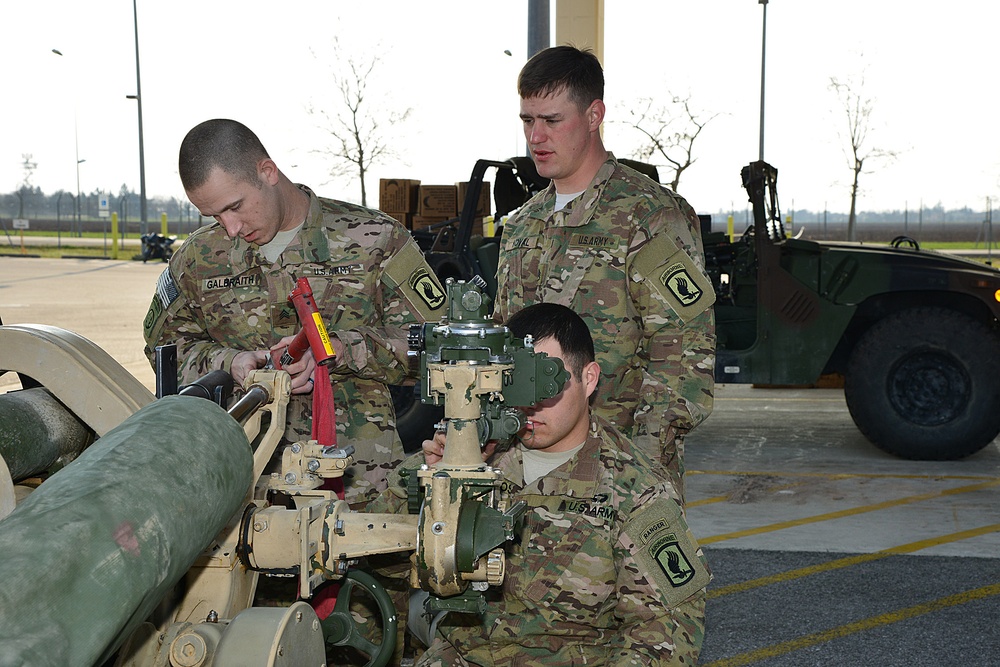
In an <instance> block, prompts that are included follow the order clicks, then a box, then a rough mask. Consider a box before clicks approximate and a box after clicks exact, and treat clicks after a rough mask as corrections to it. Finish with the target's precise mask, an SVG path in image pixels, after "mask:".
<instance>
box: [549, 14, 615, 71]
mask: <svg viewBox="0 0 1000 667" xmlns="http://www.w3.org/2000/svg"><path fill="white" fill-rule="evenodd" d="M564 44H572V45H573V46H576V47H579V48H581V49H584V48H588V49H592V50H593V51H594V54H595V55H596V56H597V59H598V60H600V61H601V62H602V63H603V62H604V0H556V46H561V45H564Z"/></svg>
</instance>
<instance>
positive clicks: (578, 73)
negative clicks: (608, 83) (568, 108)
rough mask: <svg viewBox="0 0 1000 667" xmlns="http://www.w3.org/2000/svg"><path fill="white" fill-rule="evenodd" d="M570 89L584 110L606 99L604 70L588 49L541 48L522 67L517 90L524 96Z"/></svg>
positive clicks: (538, 95)
mask: <svg viewBox="0 0 1000 667" xmlns="http://www.w3.org/2000/svg"><path fill="white" fill-rule="evenodd" d="M563 89H565V90H568V91H569V97H570V99H571V100H572V101H573V102H575V103H576V105H577V106H578V107H579V108H580V109H581V110H583V109H586V108H587V107H588V106H590V104H591V102H593V101H594V100H603V99H604V70H603V69H602V68H601V61H599V60H598V59H597V56H595V55H594V52H593V51H591V50H589V49H578V48H576V47H575V46H553V47H552V48H549V49H545V50H544V51H539V52H538V53H536V54H535V55H533V56H532V57H531V59H530V60H528V62H527V63H525V65H524V67H523V68H521V74H520V75H519V76H518V77H517V92H518V93H519V94H520V95H521V98H522V99H530V98H532V97H541V96H544V95H552V94H554V93H558V92H559V91H561V90H563Z"/></svg>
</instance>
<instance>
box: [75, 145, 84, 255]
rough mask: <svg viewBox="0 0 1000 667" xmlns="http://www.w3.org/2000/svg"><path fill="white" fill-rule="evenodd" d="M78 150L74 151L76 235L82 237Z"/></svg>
mask: <svg viewBox="0 0 1000 667" xmlns="http://www.w3.org/2000/svg"><path fill="white" fill-rule="evenodd" d="M81 162H86V160H81V159H80V150H79V149H77V151H76V235H77V236H83V224H82V223H81V222H80V163H81Z"/></svg>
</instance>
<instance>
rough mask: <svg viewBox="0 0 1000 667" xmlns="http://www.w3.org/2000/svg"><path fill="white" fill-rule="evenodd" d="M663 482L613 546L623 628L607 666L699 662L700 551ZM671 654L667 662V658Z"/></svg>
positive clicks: (704, 579) (703, 578)
mask: <svg viewBox="0 0 1000 667" xmlns="http://www.w3.org/2000/svg"><path fill="white" fill-rule="evenodd" d="M666 489H667V487H666V485H663V484H661V485H659V486H658V487H653V488H652V489H648V490H647V492H646V493H644V494H643V495H644V497H645V498H647V499H649V500H647V501H646V502H645V503H643V504H641V505H640V506H639V507H638V508H637V509H635V510H633V511H632V512H631V513H630V514H629V516H628V517H627V518H626V519H625V524H624V526H623V529H622V532H621V534H620V536H619V541H618V545H617V548H616V559H618V560H619V562H618V572H619V575H618V605H617V607H616V609H615V615H616V616H617V618H618V619H620V622H621V627H620V632H619V633H618V637H617V639H616V640H615V643H614V644H613V645H612V646H611V647H610V652H609V656H608V658H609V659H608V663H607V664H608V665H635V664H640V665H657V664H664V663H665V662H669V663H670V664H672V665H673V664H677V665H694V664H697V661H698V654H699V652H700V651H701V645H702V641H703V639H704V634H705V588H706V586H708V584H709V582H710V581H711V579H712V575H711V572H710V571H709V569H708V563H707V562H706V561H705V557H704V554H703V553H702V551H701V548H700V547H699V546H698V543H697V542H696V541H695V539H694V537H693V536H692V535H691V532H690V531H689V530H688V526H687V523H686V522H685V520H684V517H683V515H682V513H681V507H680V504H679V503H678V502H677V501H676V500H675V499H674V498H673V497H672V496H671V494H670V493H669V492H668V491H667V490H666ZM668 657H669V660H666V658H668Z"/></svg>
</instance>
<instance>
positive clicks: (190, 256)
mask: <svg viewBox="0 0 1000 667" xmlns="http://www.w3.org/2000/svg"><path fill="white" fill-rule="evenodd" d="M307 192H309V191H308V190H307ZM309 197H310V205H309V215H308V218H307V219H306V221H305V224H304V225H303V227H302V229H301V230H300V232H299V233H298V234H297V235H296V236H295V238H294V239H293V240H292V242H291V243H290V244H289V245H288V247H287V248H286V249H285V250H284V252H283V253H282V254H281V256H280V257H279V258H278V261H277V262H275V263H274V264H271V263H270V262H268V261H267V260H266V259H264V257H263V255H261V254H260V253H259V252H258V248H257V246H255V245H252V244H249V243H247V242H245V241H243V240H242V239H239V238H236V239H230V238H228V237H227V236H226V233H225V230H224V229H223V228H222V227H221V226H220V225H219V224H218V223H213V224H211V225H208V226H206V227H202V228H201V229H199V230H197V231H196V232H194V233H193V234H192V235H191V236H190V238H188V240H187V241H186V242H185V243H184V244H183V245H182V246H181V248H180V249H179V250H178V251H177V252H176V253H175V254H174V256H173V257H172V258H171V260H170V264H169V265H168V268H167V269H166V270H165V271H164V272H163V274H162V275H161V276H160V278H159V281H158V282H157V287H156V294H155V295H154V296H153V300H152V303H151V305H150V308H149V312H148V313H147V315H146V319H145V322H144V325H143V329H144V330H143V334H144V336H145V339H146V355H147V356H148V357H150V361H151V362H152V361H153V356H152V355H153V349H154V347H155V346H157V345H161V344H165V343H176V344H177V358H178V363H179V369H178V375H179V381H180V382H181V383H182V384H186V383H190V382H192V381H194V380H195V379H197V378H198V377H200V376H202V375H203V374H205V373H207V372H208V371H211V370H215V369H222V370H226V371H228V370H229V369H230V367H231V365H232V361H233V357H235V356H236V354H237V353H238V352H240V351H243V350H261V349H266V348H267V347H269V346H270V345H273V344H274V343H276V342H278V340H280V339H281V338H282V337H284V336H289V335H292V334H295V333H296V332H297V331H298V330H299V328H300V325H299V320H298V316H297V314H296V312H295V308H294V307H293V305H292V304H291V302H289V301H288V295H289V294H290V293H291V291H292V289H293V288H294V287H295V283H296V280H297V279H298V278H300V277H303V276H304V277H308V278H309V283H310V286H311V288H312V291H313V296H314V298H315V300H316V303H317V306H318V308H319V309H320V311H321V312H322V315H323V320H324V323H325V325H326V327H327V329H328V330H329V332H330V336H331V337H332V338H338V339H340V341H341V342H342V343H343V344H344V349H345V350H346V353H345V355H344V358H340V359H337V360H336V362H335V363H334V364H331V365H330V366H329V369H330V376H331V381H332V382H333V390H334V404H335V407H336V423H337V435H338V438H337V442H338V444H340V445H341V446H346V445H354V447H355V449H356V453H355V457H356V465H354V466H352V468H351V469H349V470H348V473H349V475H348V476H345V478H344V482H345V486H346V490H347V499H348V500H360V499H361V496H362V495H363V494H365V493H367V492H371V491H374V490H375V489H376V488H384V479H385V476H386V475H387V474H388V473H389V472H390V471H391V470H392V468H393V467H394V466H395V465H396V464H397V463H398V462H399V461H400V460H401V459H402V458H403V450H402V445H401V443H400V441H399V437H398V435H397V434H396V430H395V415H394V413H393V409H392V399H391V397H390V395H389V390H388V388H387V386H386V385H387V384H398V383H400V382H402V381H403V380H404V379H406V378H407V377H411V376H412V374H413V370H412V369H411V368H410V366H409V362H408V360H407V356H406V351H407V345H406V329H407V327H408V325H410V324H411V323H415V322H424V321H427V320H428V319H430V320H437V319H439V318H440V317H441V315H442V314H443V313H444V312H446V304H445V294H444V291H443V290H442V288H441V285H440V283H439V282H438V280H437V278H436V277H435V276H434V274H433V272H432V271H431V270H430V268H429V267H428V266H427V264H426V262H425V261H424V258H423V255H422V254H421V252H420V249H419V248H418V247H417V244H416V242H415V241H414V240H413V239H412V237H411V236H410V235H409V233H408V232H407V231H406V229H404V228H403V227H402V226H401V225H400V224H399V223H398V222H396V221H395V220H393V219H391V218H389V217H388V216H386V215H385V214H383V213H380V212H378V211H373V210H369V209H366V208H362V207H360V206H355V205H353V204H348V203H344V202H338V201H333V200H329V199H320V198H318V197H317V196H316V195H315V194H313V193H312V192H309ZM311 425H312V394H311V393H309V394H296V395H293V396H292V399H291V402H290V403H289V406H288V423H287V428H286V430H285V439H286V440H288V441H295V440H302V439H308V438H309V437H310V433H311Z"/></svg>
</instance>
